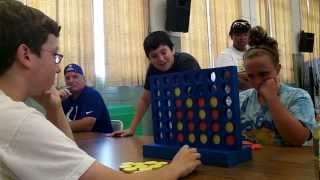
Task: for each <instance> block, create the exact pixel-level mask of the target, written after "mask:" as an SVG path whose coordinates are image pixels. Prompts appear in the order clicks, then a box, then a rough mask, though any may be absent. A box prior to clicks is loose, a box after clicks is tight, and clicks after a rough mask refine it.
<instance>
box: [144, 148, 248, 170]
mask: <svg viewBox="0 0 320 180" xmlns="http://www.w3.org/2000/svg"><path fill="white" fill-rule="evenodd" d="M178 150H179V147H177V146H168V145H160V144H147V145H143V156H144V157H150V158H160V159H167V160H171V159H172V158H173V157H174V155H175V154H176V153H177V151H178ZM198 152H200V153H201V162H202V164H205V165H215V166H222V167H232V166H235V165H237V164H240V163H242V162H245V161H249V160H251V159H252V154H251V149H250V148H248V147H243V148H240V149H237V150H214V149H206V148H198Z"/></svg>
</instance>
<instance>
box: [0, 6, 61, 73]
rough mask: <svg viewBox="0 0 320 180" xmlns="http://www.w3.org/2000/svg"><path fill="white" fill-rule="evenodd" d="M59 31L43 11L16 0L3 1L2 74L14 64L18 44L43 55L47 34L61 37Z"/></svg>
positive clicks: (0, 27)
mask: <svg viewBox="0 0 320 180" xmlns="http://www.w3.org/2000/svg"><path fill="white" fill-rule="evenodd" d="M59 32H60V26H59V25H58V24H57V23H56V22H55V21H54V20H52V19H51V18H49V17H48V16H46V15H45V14H43V13H42V12H41V11H39V10H37V9H34V8H32V7H28V6H25V5H24V4H22V3H21V2H18V1H16V0H0V60H1V63H0V75H3V74H4V73H5V72H6V71H7V70H8V69H9V68H10V67H11V66H12V64H13V63H14V61H15V58H16V50H17V48H18V47H19V45H21V44H26V45H27V46H28V47H29V48H30V50H31V51H32V52H33V53H35V54H37V55H38V56H40V51H41V46H42V45H43V44H44V43H45V42H46V41H47V38H48V35H49V34H54V35H55V36H56V37H59Z"/></svg>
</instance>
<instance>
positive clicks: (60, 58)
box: [53, 53, 63, 64]
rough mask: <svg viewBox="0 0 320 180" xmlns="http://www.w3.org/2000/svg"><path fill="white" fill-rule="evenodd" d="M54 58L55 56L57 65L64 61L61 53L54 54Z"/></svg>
mask: <svg viewBox="0 0 320 180" xmlns="http://www.w3.org/2000/svg"><path fill="white" fill-rule="evenodd" d="M53 56H54V63H56V64H59V63H60V62H61V61H62V59H63V55H62V54H59V53H54V54H53Z"/></svg>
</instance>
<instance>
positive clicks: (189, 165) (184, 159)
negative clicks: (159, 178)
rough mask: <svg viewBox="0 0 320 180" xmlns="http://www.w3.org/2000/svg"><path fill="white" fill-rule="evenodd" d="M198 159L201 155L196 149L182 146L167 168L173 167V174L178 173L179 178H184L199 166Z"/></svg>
mask: <svg viewBox="0 0 320 180" xmlns="http://www.w3.org/2000/svg"><path fill="white" fill-rule="evenodd" d="M200 157H201V155H200V153H198V151H197V149H196V148H190V147H189V146H188V145H184V146H182V147H181V148H180V150H179V151H178V152H177V154H176V155H175V157H174V158H173V160H172V162H171V163H170V164H169V166H172V167H173V169H174V171H175V172H173V173H178V176H179V177H184V176H186V175H188V174H190V173H191V172H192V171H193V170H195V169H196V167H198V166H199V165H200V164H201V161H200Z"/></svg>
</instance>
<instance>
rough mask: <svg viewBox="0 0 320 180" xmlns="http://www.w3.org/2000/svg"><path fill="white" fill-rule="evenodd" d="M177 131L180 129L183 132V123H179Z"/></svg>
mask: <svg viewBox="0 0 320 180" xmlns="http://www.w3.org/2000/svg"><path fill="white" fill-rule="evenodd" d="M177 129H178V130H179V131H182V129H183V123H182V122H178V123H177Z"/></svg>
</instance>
